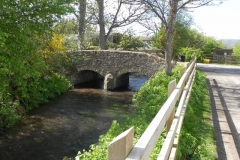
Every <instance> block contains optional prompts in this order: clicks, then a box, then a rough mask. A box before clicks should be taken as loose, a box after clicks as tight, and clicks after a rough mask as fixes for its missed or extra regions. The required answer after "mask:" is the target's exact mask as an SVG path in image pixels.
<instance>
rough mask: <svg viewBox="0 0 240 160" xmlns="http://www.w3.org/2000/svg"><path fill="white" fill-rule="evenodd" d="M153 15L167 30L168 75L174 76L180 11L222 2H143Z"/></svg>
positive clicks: (174, 0) (146, 0) (194, 0)
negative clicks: (175, 35) (175, 38)
mask: <svg viewBox="0 0 240 160" xmlns="http://www.w3.org/2000/svg"><path fill="white" fill-rule="evenodd" d="M141 1H142V3H144V4H145V5H146V6H147V8H149V10H151V11H152V13H153V14H154V15H155V16H156V17H158V18H159V19H160V20H161V23H162V25H163V27H164V29H166V41H165V46H164V50H165V59H166V75H168V76H170V75H171V74H172V65H171V61H172V54H173V40H174V30H175V27H174V26H175V22H176V20H177V15H178V14H179V12H180V11H183V10H187V9H189V8H197V7H201V6H204V5H214V4H216V3H217V2H218V3H221V2H222V0H166V1H157V0H141Z"/></svg>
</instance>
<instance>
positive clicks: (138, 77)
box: [128, 73, 149, 91]
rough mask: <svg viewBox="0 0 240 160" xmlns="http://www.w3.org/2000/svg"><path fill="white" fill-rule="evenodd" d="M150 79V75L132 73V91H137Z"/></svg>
mask: <svg viewBox="0 0 240 160" xmlns="http://www.w3.org/2000/svg"><path fill="white" fill-rule="evenodd" d="M148 79H149V77H148V76H146V75H142V74H139V73H130V74H129V85H128V89H129V90H131V91H137V90H139V88H140V87H141V86H142V85H143V84H144V83H145V82H147V81H148Z"/></svg>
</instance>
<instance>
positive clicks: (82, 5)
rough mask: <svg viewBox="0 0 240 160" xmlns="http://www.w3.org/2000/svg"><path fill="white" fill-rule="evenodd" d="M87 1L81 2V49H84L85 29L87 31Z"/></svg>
mask: <svg viewBox="0 0 240 160" xmlns="http://www.w3.org/2000/svg"><path fill="white" fill-rule="evenodd" d="M86 6H87V4H86V0H79V20H78V36H79V43H80V44H79V48H80V49H84V48H85V47H86V46H85V45H84V38H85V29H86V21H85V17H86V9H87V7H86Z"/></svg>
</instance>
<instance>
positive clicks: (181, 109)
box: [108, 58, 196, 160]
mask: <svg viewBox="0 0 240 160" xmlns="http://www.w3.org/2000/svg"><path fill="white" fill-rule="evenodd" d="M187 67H188V68H187V69H185V68H183V70H182V71H181V75H182V76H181V79H180V80H179V82H178V84H177V86H176V80H175V81H172V82H170V83H169V88H168V95H169V97H168V99H167V100H166V102H165V103H164V104H163V106H162V107H161V109H160V110H159V111H158V113H157V114H156V116H155V117H154V119H153V120H152V122H151V123H150V124H149V126H148V127H147V129H146V130H145V131H144V133H143V134H142V136H141V137H140V139H139V140H138V142H137V143H136V144H135V146H134V147H133V148H132V147H131V146H132V142H133V140H129V138H128V137H132V138H133V136H132V134H133V132H129V130H128V131H125V132H124V133H122V134H120V135H119V136H118V137H116V138H115V139H114V140H113V141H112V142H111V144H110V145H109V147H108V155H109V157H108V159H109V160H124V159H126V160H147V159H148V158H149V156H150V155H151V153H152V151H153V149H154V147H155V145H156V143H157V141H158V139H159V137H160V135H161V133H162V132H163V130H164V127H165V125H167V131H168V133H167V137H166V139H165V141H164V144H163V147H162V149H161V151H160V153H159V155H158V160H165V159H175V155H176V150H177V144H178V135H179V134H180V130H181V126H182V123H183V118H184V114H185V110H186V106H187V103H188V99H189V97H190V93H191V92H190V91H191V87H192V84H193V82H194V76H195V70H196V58H194V59H193V60H192V61H191V62H190V63H188V64H187ZM180 97H181V98H180ZM179 99H180V101H179V104H178V107H177V110H176V112H175V105H176V102H177V100H179ZM130 130H131V131H133V129H130ZM126 132H129V133H131V136H129V135H128V134H126ZM176 135H177V136H176ZM121 139H122V140H121ZM126 139H128V140H129V141H130V142H131V143H129V142H127V141H126ZM118 145H119V146H121V147H119V146H118ZM113 146H115V148H116V149H113ZM129 147H131V148H132V149H129ZM119 148H120V149H119ZM126 151H128V153H127V152H126ZM119 153H124V154H119ZM119 155H122V156H119Z"/></svg>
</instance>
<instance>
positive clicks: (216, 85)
mask: <svg viewBox="0 0 240 160" xmlns="http://www.w3.org/2000/svg"><path fill="white" fill-rule="evenodd" d="M197 68H198V69H199V70H202V71H203V72H204V73H205V74H206V78H207V81H208V89H209V95H210V99H211V106H212V122H213V126H214V130H215V136H216V145H217V154H218V160H240V67H239V66H226V65H216V64H197Z"/></svg>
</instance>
